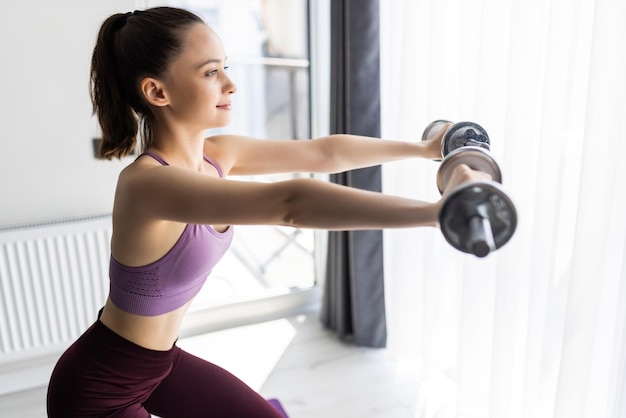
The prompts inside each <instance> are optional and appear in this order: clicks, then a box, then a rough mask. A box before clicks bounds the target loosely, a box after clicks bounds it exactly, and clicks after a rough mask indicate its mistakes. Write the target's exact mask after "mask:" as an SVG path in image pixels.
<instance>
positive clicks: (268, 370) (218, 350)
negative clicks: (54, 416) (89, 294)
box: [0, 313, 419, 418]
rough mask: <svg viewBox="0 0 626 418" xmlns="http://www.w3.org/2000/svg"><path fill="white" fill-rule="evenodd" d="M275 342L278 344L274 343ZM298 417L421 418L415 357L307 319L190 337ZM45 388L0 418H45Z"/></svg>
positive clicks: (14, 400) (4, 404) (203, 352)
mask: <svg viewBox="0 0 626 418" xmlns="http://www.w3.org/2000/svg"><path fill="white" fill-rule="evenodd" d="M268 336H271V338H268ZM179 345H180V346H181V347H182V348H183V349H186V350H188V351H190V352H192V353H194V354H196V355H198V356H200V357H204V358H206V359H210V360H211V361H212V362H214V363H216V364H218V365H220V366H222V367H225V368H226V369H228V370H230V371H231V372H233V373H234V374H235V375H237V376H239V377H240V378H241V379H242V380H244V381H245V382H246V383H248V384H249V385H250V386H251V387H253V388H254V389H256V390H258V391H259V392H260V393H261V394H262V395H264V396H265V397H267V398H278V399H280V401H281V402H282V404H283V406H284V407H285V409H286V410H287V413H288V414H289V416H290V417H292V418H319V417H328V418H339V417H341V418H357V417H358V418H370V417H372V418H374V417H377V418H379V417H385V418H414V417H415V416H416V408H417V399H418V390H419V370H418V367H417V365H416V362H415V361H413V360H412V359H406V358H404V359H400V358H395V357H394V356H392V355H391V354H390V353H389V352H388V351H387V350H384V349H368V348H360V347H355V346H353V345H349V344H345V343H342V342H340V341H338V340H337V339H336V338H335V337H334V336H333V334H332V333H330V332H329V331H327V330H325V329H324V328H323V327H322V326H321V325H320V323H319V320H318V319H317V314H315V313H312V314H309V315H301V316H298V317H294V318H286V319H280V320H275V321H270V322H265V323H261V324H256V325H248V326H244V327H239V328H233V329H228V330H224V331H219V332H214V333H210V334H204V335H199V336H195V337H190V338H186V339H183V340H181V341H180V342H179ZM44 401H45V388H41V389H36V390H32V391H28V392H22V393H18V394H12V395H8V396H3V397H0V417H12V418H42V417H45V408H44Z"/></svg>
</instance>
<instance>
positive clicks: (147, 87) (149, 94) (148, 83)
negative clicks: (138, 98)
mask: <svg viewBox="0 0 626 418" xmlns="http://www.w3.org/2000/svg"><path fill="white" fill-rule="evenodd" d="M140 86H141V92H142V93H143V96H144V97H145V99H146V101H147V102H148V103H149V104H151V105H153V106H159V107H160V106H166V105H168V104H169V99H168V97H167V94H165V88H164V86H163V84H162V83H161V82H160V81H159V80H157V79H156V78H152V77H146V78H144V79H143V80H141V85H140Z"/></svg>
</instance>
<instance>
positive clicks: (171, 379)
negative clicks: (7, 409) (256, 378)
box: [47, 321, 283, 418]
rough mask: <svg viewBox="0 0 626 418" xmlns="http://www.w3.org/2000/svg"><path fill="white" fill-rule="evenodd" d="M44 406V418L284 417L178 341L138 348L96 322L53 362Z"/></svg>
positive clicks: (243, 384)
mask: <svg viewBox="0 0 626 418" xmlns="http://www.w3.org/2000/svg"><path fill="white" fill-rule="evenodd" d="M47 407H48V417H49V418H74V417H81V418H87V417H94V418H95V417H111V418H112V417H116V418H150V414H155V415H158V416H159V417H162V418H181V417H185V418H196V417H197V418H200V417H202V418H208V417H219V418H228V417H233V418H241V417H248V418H257V417H258V418H283V415H282V413H280V412H278V411H277V410H276V409H275V408H274V407H272V406H271V405H270V403H269V402H268V401H266V400H265V399H264V398H262V397H261V396H260V395H259V394H258V393H256V392H255V391H254V390H252V389H251V388H250V387H249V386H247V385H246V384H245V383H243V382H242V381H241V380H239V379H238V378H236V377H235V376H233V375H232V374H230V373H229V372H227V371H226V370H224V369H222V368H220V367H218V366H216V365H214V364H211V363H209V362H207V361H205V360H202V359H200V358H198V357H195V356H193V355H191V354H189V353H187V352H185V351H183V350H181V349H180V348H178V347H177V346H174V347H173V348H172V349H171V350H169V351H154V350H148V349H146V348H143V347H140V346H138V345H136V344H134V343H132V342H130V341H128V340H126V339H124V338H122V337H120V336H119V335H117V334H115V333H114V332H113V331H111V330H109V329H108V328H107V327H106V326H104V325H103V324H102V323H101V322H100V321H97V322H96V323H95V324H94V325H92V326H91V327H90V328H89V329H88V330H87V331H86V332H85V333H84V334H83V335H82V336H81V337H80V338H79V339H78V340H77V341H76V342H75V343H74V344H73V345H72V346H71V347H70V348H68V350H67V351H66V352H65V353H64V354H63V355H62V356H61V358H60V359H59V362H58V363H57V365H56V367H55V368H54V371H53V372H52V377H51V379H50V385H49V386H48V398H47Z"/></svg>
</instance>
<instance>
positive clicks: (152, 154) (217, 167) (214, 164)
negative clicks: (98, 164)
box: [137, 151, 224, 177]
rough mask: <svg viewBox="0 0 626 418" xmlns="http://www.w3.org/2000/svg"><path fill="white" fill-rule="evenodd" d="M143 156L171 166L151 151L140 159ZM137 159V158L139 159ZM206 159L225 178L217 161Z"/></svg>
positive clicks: (146, 152)
mask: <svg viewBox="0 0 626 418" xmlns="http://www.w3.org/2000/svg"><path fill="white" fill-rule="evenodd" d="M142 155H148V156H150V157H152V158H154V159H155V160H157V161H158V162H160V163H161V164H162V165H169V164H168V163H167V161H165V160H164V159H163V158H161V157H159V156H158V155H156V154H154V153H152V152H150V151H144V152H143V154H141V155H140V156H139V157H141V156H142ZM139 157H137V158H139ZM203 157H204V161H206V162H207V163H209V164H211V165H212V166H213V167H215V169H216V170H217V173H218V174H219V175H220V177H224V173H222V169H221V168H220V166H219V165H217V163H216V162H215V161H213V160H212V159H210V158H209V157H207V156H206V155H203Z"/></svg>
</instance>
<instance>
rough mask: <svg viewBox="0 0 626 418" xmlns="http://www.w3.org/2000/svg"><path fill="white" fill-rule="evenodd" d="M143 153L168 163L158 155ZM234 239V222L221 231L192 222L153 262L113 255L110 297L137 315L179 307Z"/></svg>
mask: <svg viewBox="0 0 626 418" xmlns="http://www.w3.org/2000/svg"><path fill="white" fill-rule="evenodd" d="M142 155H149V156H150V157H152V158H154V159H155V160H157V161H159V162H160V163H161V164H163V165H168V164H167V162H165V161H164V160H163V159H161V158H160V157H158V156H157V155H154V154H151V153H148V152H145V153H143V154H142ZM140 157H141V155H140ZM138 158H139V157H138ZM204 159H205V160H206V161H207V162H208V163H209V164H211V165H213V166H214V167H215V169H216V170H217V171H218V173H219V175H220V177H222V170H221V169H220V168H219V166H218V165H217V164H216V163H215V162H214V161H212V160H211V159H209V158H208V157H206V156H205V157H204ZM232 239H233V227H232V226H229V227H228V229H227V230H226V231H224V232H217V231H216V230H215V229H213V228H212V227H211V226H209V225H193V224H188V225H187V226H186V227H185V230H184V231H183V233H182V235H181V236H180V238H179V239H178V241H177V242H176V244H174V246H173V247H172V248H171V249H170V250H169V251H168V252H167V254H165V255H164V256H163V257H161V258H160V259H159V260H157V261H155V262H153V263H150V264H148V265H145V266H141V267H128V266H125V265H123V264H121V263H119V262H118V261H116V260H115V259H114V258H113V256H111V262H110V266H109V277H110V279H111V288H110V294H109V297H110V298H111V301H112V302H113V303H114V304H115V305H116V306H117V307H118V308H120V309H122V310H124V311H127V312H130V313H133V314H137V315H144V316H155V315H161V314H164V313H167V312H171V311H173V310H175V309H178V308H180V307H181V306H183V305H184V304H186V303H187V302H189V301H190V300H191V299H192V298H193V297H194V296H195V295H196V294H198V292H199V291H200V289H201V288H202V285H203V284H204V282H205V281H206V280H207V277H208V275H209V274H210V273H211V271H212V270H213V267H214V266H215V265H216V264H217V262H218V261H219V260H220V259H221V258H222V256H223V255H224V253H225V252H226V250H228V247H229V246H230V243H231V242H232Z"/></svg>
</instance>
